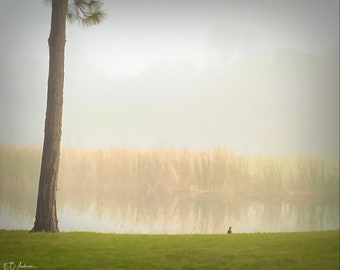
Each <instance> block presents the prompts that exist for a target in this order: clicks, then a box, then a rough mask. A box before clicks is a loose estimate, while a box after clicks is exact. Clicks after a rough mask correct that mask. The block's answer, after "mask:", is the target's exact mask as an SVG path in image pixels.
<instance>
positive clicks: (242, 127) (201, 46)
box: [0, 0, 339, 156]
mask: <svg viewBox="0 0 340 270" xmlns="http://www.w3.org/2000/svg"><path fill="white" fill-rule="evenodd" d="M103 2H104V9H105V12H106V19H105V21H104V22H103V23H102V24H101V25H99V26H96V27H91V28H84V27H82V26H80V25H78V24H74V25H68V26H67V42H66V66H65V89H64V91H65V92H64V93H65V94H64V95H65V99H64V115H63V135H62V146H63V147H68V148H111V147H126V148H137V149H141V148H155V147H166V148H177V149H178V148H183V147H188V148H194V149H211V148H215V147H224V148H226V149H229V150H232V151H236V152H240V153H264V154H313V155H314V154H316V155H320V154H321V155H333V156H334V155H335V156H338V154H339V141H338V138H339V2H338V1H333V0H329V1H321V0H320V1H315V0H313V1H310V0H308V1H258V0H257V1H216V0H214V1H103ZM50 9H51V8H50V6H49V5H48V4H44V1H42V0H41V1H23V0H22V1H11V0H2V1H1V9H0V33H1V37H2V38H1V42H0V76H1V80H0V91H1V92H0V127H1V128H0V144H19V145H35V146H40V145H42V140H43V129H44V114H45V107H46V91H47V72H48V45H47V38H48V35H49V27H50Z"/></svg>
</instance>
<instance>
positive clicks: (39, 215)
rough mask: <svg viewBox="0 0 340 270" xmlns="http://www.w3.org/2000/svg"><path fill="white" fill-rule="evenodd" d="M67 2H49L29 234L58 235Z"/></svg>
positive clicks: (53, 0) (57, 0)
mask: <svg viewBox="0 0 340 270" xmlns="http://www.w3.org/2000/svg"><path fill="white" fill-rule="evenodd" d="M66 11H67V0H52V19H51V32H50V36H49V39H48V44H49V54H50V59H49V74H48V90H47V109H46V119H45V135H44V146H43V154H42V161H41V170H40V179H39V190H38V199H37V209H36V215H35V222H34V227H33V229H32V230H31V232H36V231H45V232H58V231H59V229H58V219H57V207H56V191H57V180H58V169H59V156H60V141H61V127H62V111H63V90H64V55H65V53H64V52H65V41H66V34H65V31H66V29H65V24H66Z"/></svg>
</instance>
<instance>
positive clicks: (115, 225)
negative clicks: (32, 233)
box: [0, 201, 339, 234]
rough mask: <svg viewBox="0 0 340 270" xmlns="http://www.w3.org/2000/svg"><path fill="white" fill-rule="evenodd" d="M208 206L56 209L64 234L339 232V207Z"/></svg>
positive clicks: (13, 225) (15, 222) (5, 220)
mask: <svg viewBox="0 0 340 270" xmlns="http://www.w3.org/2000/svg"><path fill="white" fill-rule="evenodd" d="M196 203H197V202H195V204H196ZM209 206H211V205H209V204H204V203H203V202H202V201H200V202H199V203H198V205H196V206H195V207H193V208H191V209H188V211H186V212H185V213H184V212H183V211H180V210H179V209H178V208H176V206H174V207H172V208H171V209H162V208H158V210H157V211H155V212H153V213H152V212H150V211H145V210H143V209H137V208H134V207H133V206H132V205H131V204H128V205H126V206H124V207H119V208H116V207H115V208H102V206H99V205H97V204H96V203H94V202H93V203H92V204H91V205H90V206H89V207H88V208H87V209H81V210H79V209H76V208H74V207H72V205H71V204H68V203H66V204H64V205H63V206H62V207H60V209H59V211H58V218H59V228H60V230H61V231H96V232H111V233H154V234H162V233H166V234H181V233H188V234H190V233H225V232H226V229H227V227H228V226H229V225H230V226H232V227H233V229H234V232H235V233H236V232H239V233H251V232H292V231H319V230H334V229H339V208H337V207H330V206H316V205H314V206H312V205H303V206H301V205H300V206H298V205H292V204H288V203H280V204H275V205H267V204H263V203H252V204H249V205H244V206H242V207H241V208H237V209H235V211H230V207H225V206H223V207H222V208H223V209H224V211H223V213H222V210H220V211H217V212H216V211H214V210H212V209H215V208H210V207H209ZM209 209H210V210H209ZM0 220H1V221H0V228H2V229H30V228H31V226H32V225H33V221H34V218H33V216H32V215H29V214H28V213H21V214H19V213H18V212H17V211H13V210H12V209H11V208H10V207H8V206H3V207H1V209H0Z"/></svg>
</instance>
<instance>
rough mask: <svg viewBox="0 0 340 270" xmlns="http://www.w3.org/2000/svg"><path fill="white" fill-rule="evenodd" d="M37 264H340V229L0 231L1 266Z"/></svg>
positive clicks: (85, 266) (333, 266)
mask: <svg viewBox="0 0 340 270" xmlns="http://www.w3.org/2000/svg"><path fill="white" fill-rule="evenodd" d="M11 261H12V262H14V263H15V264H16V265H18V264H19V263H20V261H21V263H22V264H26V266H36V267H37V269H271V270H272V269H285V270H286V269H309V270H311V269H329V270H331V269H334V270H335V269H336V270H337V269H339V231H329V232H308V233H275V234H233V235H115V234H96V233H82V232H76V233H58V234H45V233H34V234H30V233H27V232H25V231H4V230H0V265H1V267H3V265H4V263H8V262H11Z"/></svg>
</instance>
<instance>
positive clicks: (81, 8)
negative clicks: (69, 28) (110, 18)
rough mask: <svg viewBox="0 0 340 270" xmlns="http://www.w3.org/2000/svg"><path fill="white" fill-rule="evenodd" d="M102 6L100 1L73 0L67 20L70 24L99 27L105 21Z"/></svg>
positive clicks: (70, 2)
mask: <svg viewBox="0 0 340 270" xmlns="http://www.w3.org/2000/svg"><path fill="white" fill-rule="evenodd" d="M45 2H47V3H49V2H51V0H46V1H45ZM102 5H103V3H102V1H100V0H71V1H69V3H68V8H67V14H66V15H67V19H68V21H69V22H70V23H74V22H78V23H80V24H82V25H83V26H85V27H88V26H92V25H98V24H100V23H101V22H102V21H103V20H104V19H105V13H104V11H103V10H102Z"/></svg>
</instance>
